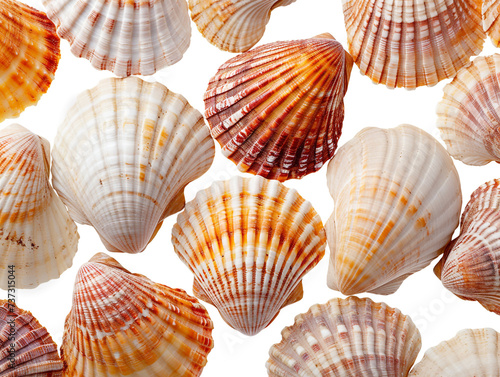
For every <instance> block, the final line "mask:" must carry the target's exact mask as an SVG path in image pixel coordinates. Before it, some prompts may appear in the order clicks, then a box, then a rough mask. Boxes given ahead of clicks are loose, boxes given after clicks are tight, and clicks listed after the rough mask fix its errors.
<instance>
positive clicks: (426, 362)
mask: <svg viewBox="0 0 500 377" xmlns="http://www.w3.org/2000/svg"><path fill="white" fill-rule="evenodd" d="M499 337H500V335H499V334H498V333H497V332H496V331H495V330H493V329H477V330H470V329H468V330H461V331H459V332H458V334H457V335H456V336H455V337H454V338H451V339H450V340H447V341H445V342H441V343H439V344H438V345H437V346H436V347H432V348H430V349H428V350H427V351H426V352H425V354H424V357H423V359H422V360H421V361H420V362H419V363H417V364H416V365H415V367H414V368H413V369H412V371H411V372H410V377H429V376H433V377H458V376H460V377H497V376H499V375H500V348H499V346H498V343H499V340H500V338H499Z"/></svg>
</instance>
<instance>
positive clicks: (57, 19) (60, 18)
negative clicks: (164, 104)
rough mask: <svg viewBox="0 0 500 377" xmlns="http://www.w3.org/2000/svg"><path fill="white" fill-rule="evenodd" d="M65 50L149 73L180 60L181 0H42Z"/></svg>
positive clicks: (186, 35) (98, 64)
mask: <svg viewBox="0 0 500 377" xmlns="http://www.w3.org/2000/svg"><path fill="white" fill-rule="evenodd" d="M42 3H43V5H44V6H45V8H46V9H47V15H48V16H49V18H50V19H51V20H52V21H54V23H55V24H56V26H57V33H58V34H59V35H60V36H61V38H64V39H66V40H68V42H69V43H70V45H71V52H72V53H73V54H74V55H75V56H77V57H83V58H85V59H87V60H89V61H90V63H91V64H92V66H93V67H94V68H96V69H101V70H104V69H106V70H109V71H112V72H113V73H114V74H115V75H117V76H121V77H123V76H130V75H152V74H153V73H155V72H156V71H157V70H159V69H161V68H164V67H166V66H168V65H172V64H174V63H177V62H178V61H179V60H181V58H182V55H183V54H184V52H186V50H187V48H188V47H189V42H190V38H191V24H190V20H189V13H188V7H187V4H186V1H185V0H155V1H140V0H128V1H123V0H42Z"/></svg>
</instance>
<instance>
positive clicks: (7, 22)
mask: <svg viewBox="0 0 500 377" xmlns="http://www.w3.org/2000/svg"><path fill="white" fill-rule="evenodd" d="M0 33H1V35H2V42H1V43H0V72H1V75H0V122H1V121H3V120H4V119H6V118H15V117H17V116H19V114H21V112H22V111H23V110H24V109H25V108H26V107H28V106H31V105H35V104H36V103H37V102H38V100H39V99H40V97H41V96H42V94H43V93H45V92H46V91H47V90H48V89H49V86H50V84H51V83H52V80H53V79H54V74H55V72H56V69H57V65H58V63H59V58H60V57H61V55H60V51H59V37H58V36H57V34H56V28H55V26H54V24H53V23H52V22H51V21H50V20H49V19H48V18H47V16H46V15H45V14H44V13H42V12H39V11H37V10H36V9H33V8H31V7H29V6H27V5H24V4H23V3H21V2H20V1H15V0H2V2H1V3H0Z"/></svg>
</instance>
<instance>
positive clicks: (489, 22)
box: [482, 0, 500, 47]
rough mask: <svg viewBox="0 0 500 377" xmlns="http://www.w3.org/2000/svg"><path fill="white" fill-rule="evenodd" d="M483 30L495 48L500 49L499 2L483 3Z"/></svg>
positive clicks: (485, 1) (488, 0)
mask: <svg viewBox="0 0 500 377" xmlns="http://www.w3.org/2000/svg"><path fill="white" fill-rule="evenodd" d="M482 11H483V28H484V30H485V31H486V34H488V36H489V37H490V39H491V42H493V44H494V45H495V46H496V47H500V19H499V18H498V16H500V1H499V0H484V1H483V7H482Z"/></svg>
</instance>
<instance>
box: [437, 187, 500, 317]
mask: <svg viewBox="0 0 500 377" xmlns="http://www.w3.org/2000/svg"><path fill="white" fill-rule="evenodd" d="M499 229H500V180H498V179H495V180H493V181H490V182H487V183H485V184H483V185H482V186H480V187H479V188H478V189H477V190H476V191H474V192H473V193H472V196H471V199H470V201H469V203H468V204H467V207H466V208H465V211H464V213H463V215H462V225H461V229H460V235H459V236H458V237H457V238H456V239H455V240H454V241H453V242H452V243H450V245H449V246H448V248H447V249H446V250H445V253H444V256H443V258H442V259H441V262H440V263H438V264H437V265H436V267H435V271H436V274H437V275H438V277H439V278H440V279H441V280H442V282H443V285H444V286H445V287H446V288H448V289H449V290H450V291H452V292H453V293H454V294H456V295H457V296H459V297H461V298H463V299H465V300H477V301H478V302H479V303H480V304H481V305H483V306H484V307H485V308H486V309H488V310H490V311H493V312H495V313H497V314H500V271H498V266H499V265H500V239H499V237H498V230H499Z"/></svg>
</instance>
